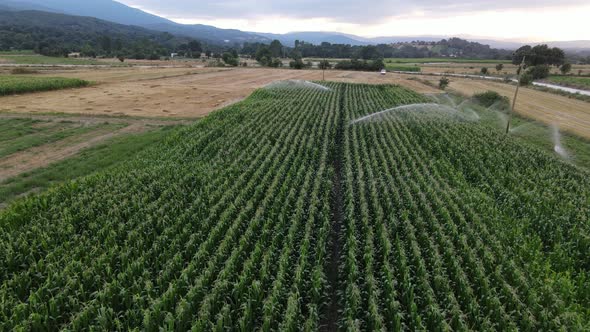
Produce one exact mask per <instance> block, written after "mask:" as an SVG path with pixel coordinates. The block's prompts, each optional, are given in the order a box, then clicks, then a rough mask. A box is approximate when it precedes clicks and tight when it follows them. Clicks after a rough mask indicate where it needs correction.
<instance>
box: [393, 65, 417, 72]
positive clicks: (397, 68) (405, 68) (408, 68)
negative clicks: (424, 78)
mask: <svg viewBox="0 0 590 332" xmlns="http://www.w3.org/2000/svg"><path fill="white" fill-rule="evenodd" d="M387 70H390V71H411V72H415V73H418V72H420V71H422V69H421V68H420V67H418V66H392V65H389V66H387Z"/></svg>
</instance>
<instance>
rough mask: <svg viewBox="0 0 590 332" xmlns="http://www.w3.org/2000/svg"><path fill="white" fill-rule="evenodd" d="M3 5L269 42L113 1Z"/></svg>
mask: <svg viewBox="0 0 590 332" xmlns="http://www.w3.org/2000/svg"><path fill="white" fill-rule="evenodd" d="M1 7H4V8H5V9H7V8H10V9H12V10H30V9H35V10H42V11H50V12H54V13H62V14H69V15H76V16H91V17H95V18H98V19H102V20H106V21H111V22H115V23H119V24H125V25H136V26H140V27H144V28H147V29H152V30H159V31H163V32H169V33H173V34H177V35H184V36H187V37H191V38H196V39H199V40H206V41H208V42H210V43H216V44H233V43H242V42H270V40H267V39H266V38H264V37H261V36H257V35H253V34H250V33H246V32H242V31H239V30H228V29H219V28H216V27H213V26H208V25H184V24H178V23H175V22H173V21H170V20H168V19H165V18H163V17H159V16H156V15H152V14H149V13H146V12H144V11H141V10H139V9H136V8H131V7H129V6H126V5H124V4H122V3H119V2H116V1H111V0H92V1H78V0H27V1H26V2H16V1H10V0H0V8H1Z"/></svg>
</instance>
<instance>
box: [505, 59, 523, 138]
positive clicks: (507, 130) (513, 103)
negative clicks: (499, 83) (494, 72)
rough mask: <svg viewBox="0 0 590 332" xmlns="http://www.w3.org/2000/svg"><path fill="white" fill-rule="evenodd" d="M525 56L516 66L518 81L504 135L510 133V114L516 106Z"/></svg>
mask: <svg viewBox="0 0 590 332" xmlns="http://www.w3.org/2000/svg"><path fill="white" fill-rule="evenodd" d="M525 60H526V55H525V56H523V57H522V62H521V63H520V66H518V79H517V81H516V91H515V92H514V99H512V107H511V108H510V113H508V121H506V135H508V133H509V132H510V122H511V121H512V113H514V107H515V106H516V98H517V97H518V89H519V88H520V78H521V76H522V69H523V67H524V65H525Z"/></svg>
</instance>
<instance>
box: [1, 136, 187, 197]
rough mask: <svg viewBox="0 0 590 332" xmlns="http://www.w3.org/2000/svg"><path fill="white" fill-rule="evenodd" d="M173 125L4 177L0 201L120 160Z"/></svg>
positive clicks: (158, 138)
mask: <svg viewBox="0 0 590 332" xmlns="http://www.w3.org/2000/svg"><path fill="white" fill-rule="evenodd" d="M174 128H176V127H175V126H166V127H162V128H160V129H156V130H152V131H149V132H145V133H140V134H129V135H124V136H119V137H115V138H112V139H110V140H108V141H105V142H104V143H101V144H99V145H97V146H94V147H91V148H88V149H85V150H83V151H81V152H80V153H79V154H78V155H76V156H74V157H72V158H69V159H65V160H62V161H60V162H57V163H54V164H51V165H49V166H48V167H45V168H40V169H36V170H33V171H30V172H26V173H23V174H20V175H18V176H16V177H13V178H10V179H8V180H5V181H4V182H1V183H0V204H6V203H9V202H10V201H12V200H13V199H15V198H17V197H19V196H21V195H24V194H26V193H29V192H32V191H34V192H39V191H44V190H46V189H48V188H49V187H51V186H54V185H56V184H59V183H62V182H66V181H71V180H74V179H77V178H80V177H83V176H86V175H89V174H93V173H96V172H99V171H103V170H105V169H107V168H110V167H113V166H115V165H118V164H120V163H123V162H124V161H126V160H129V159H131V158H133V157H134V156H135V155H137V154H138V153H139V152H141V151H143V150H145V149H146V148H148V147H149V146H151V145H153V144H156V143H157V142H158V141H160V140H162V139H163V138H164V137H166V136H167V135H169V134H170V133H171V132H173V130H175V129H174Z"/></svg>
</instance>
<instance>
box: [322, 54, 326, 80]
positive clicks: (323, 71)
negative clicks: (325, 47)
mask: <svg viewBox="0 0 590 332" xmlns="http://www.w3.org/2000/svg"><path fill="white" fill-rule="evenodd" d="M325 80H326V56H324V62H323V63H322V81H325Z"/></svg>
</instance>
